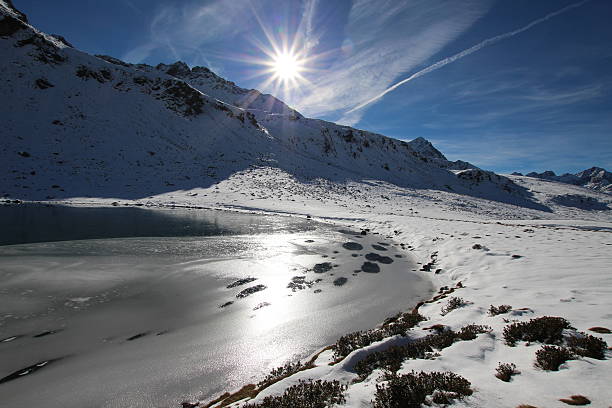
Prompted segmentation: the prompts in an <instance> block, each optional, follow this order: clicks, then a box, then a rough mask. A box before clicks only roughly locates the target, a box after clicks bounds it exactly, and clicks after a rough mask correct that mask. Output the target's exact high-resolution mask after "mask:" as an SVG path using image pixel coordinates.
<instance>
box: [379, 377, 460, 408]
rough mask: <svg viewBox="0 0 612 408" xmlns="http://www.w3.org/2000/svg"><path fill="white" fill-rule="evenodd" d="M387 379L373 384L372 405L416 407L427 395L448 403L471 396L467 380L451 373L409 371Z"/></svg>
mask: <svg viewBox="0 0 612 408" xmlns="http://www.w3.org/2000/svg"><path fill="white" fill-rule="evenodd" d="M386 380H387V382H386V383H384V384H378V385H376V394H375V399H374V401H372V404H373V407H374V408H404V407H420V406H421V404H423V403H425V402H426V400H427V397H428V396H432V402H434V403H437V404H448V403H450V402H451V401H452V400H453V399H459V398H463V397H464V396H468V395H472V390H471V389H470V386H471V384H470V382H469V381H468V380H466V379H465V378H463V377H461V376H460V375H457V374H455V373H451V372H431V373H425V372H420V373H416V372H414V371H413V372H412V373H409V374H404V375H400V376H398V375H395V374H391V375H388V376H387V377H386Z"/></svg>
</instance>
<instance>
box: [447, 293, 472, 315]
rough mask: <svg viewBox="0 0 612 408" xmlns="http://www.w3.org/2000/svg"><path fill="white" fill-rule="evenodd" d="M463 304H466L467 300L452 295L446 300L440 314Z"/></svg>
mask: <svg viewBox="0 0 612 408" xmlns="http://www.w3.org/2000/svg"><path fill="white" fill-rule="evenodd" d="M465 305H467V302H466V301H465V300H463V298H460V297H452V298H450V299H449V300H448V302H447V303H446V306H444V307H443V308H442V311H441V315H442V316H444V315H447V314H449V313H450V312H452V311H453V310H455V309H459V308H460V307H463V306H465Z"/></svg>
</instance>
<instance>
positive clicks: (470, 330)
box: [457, 324, 491, 340]
mask: <svg viewBox="0 0 612 408" xmlns="http://www.w3.org/2000/svg"><path fill="white" fill-rule="evenodd" d="M490 331H491V328H490V327H489V326H483V325H480V324H470V325H467V326H465V327H463V328H461V330H459V332H458V333H457V337H458V338H459V339H461V340H474V339H475V338H476V336H478V335H479V334H482V333H489V332H490Z"/></svg>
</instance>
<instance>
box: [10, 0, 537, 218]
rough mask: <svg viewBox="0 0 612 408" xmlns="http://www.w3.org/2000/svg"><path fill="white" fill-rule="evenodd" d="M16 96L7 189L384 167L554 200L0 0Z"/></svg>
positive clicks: (417, 181) (104, 186)
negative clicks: (121, 51) (153, 62)
mask: <svg viewBox="0 0 612 408" xmlns="http://www.w3.org/2000/svg"><path fill="white" fill-rule="evenodd" d="M0 5H3V7H1V8H0V11H1V12H2V16H3V19H2V20H0V32H1V33H2V40H0V52H1V53H2V55H3V61H2V63H1V64H2V68H3V71H4V72H5V73H6V74H5V81H3V82H2V84H0V88H1V89H2V92H3V94H4V95H6V96H7V98H11V100H12V104H11V105H10V106H4V107H3V108H2V111H0V116H1V117H2V118H3V119H4V125H3V129H2V133H3V139H5V140H6V143H4V146H3V147H2V150H1V151H0V153H1V154H2V157H3V161H2V162H3V164H2V165H1V166H0V167H1V169H2V170H3V171H2V174H3V175H2V176H0V177H1V178H0V196H5V197H17V198H24V199H37V200H40V199H57V198H62V197H76V196H104V197H106V196H115V197H130V198H133V199H136V198H145V197H148V196H152V195H155V194H159V193H163V192H167V191H172V190H178V189H182V190H189V189H192V188H195V187H209V186H211V185H214V184H215V183H217V182H218V181H219V180H222V179H224V178H227V177H229V176H230V175H231V174H234V173H236V172H239V171H243V170H246V169H249V168H252V167H253V166H255V167H257V166H272V167H277V168H279V169H281V170H283V171H286V172H288V173H290V174H292V175H293V176H294V177H296V178H297V179H299V180H302V181H304V182H309V180H313V179H316V178H324V179H328V180H331V181H335V182H341V183H342V182H345V181H347V180H357V181H358V180H364V179H376V180H382V181H387V182H390V183H394V184H396V185H398V186H410V187H411V188H417V189H418V188H421V189H440V190H444V191H452V192H453V193H457V194H465V195H470V196H475V197H480V198H486V199H489V200H494V201H501V202H506V203H511V204H515V205H520V206H526V207H529V208H537V209H543V210H546V207H544V206H542V205H541V204H539V203H536V202H534V201H533V200H532V199H531V194H530V193H529V192H528V191H527V190H526V189H525V188H523V187H521V186H519V185H517V184H515V183H514V182H513V181H511V180H510V179H509V178H507V177H504V176H500V175H497V174H495V173H493V172H489V171H486V170H482V169H478V168H477V167H476V166H473V165H471V164H469V163H467V162H461V161H457V162H450V161H448V160H447V159H446V158H445V157H444V155H443V154H442V153H441V152H439V151H438V150H437V149H435V148H434V147H433V145H431V143H430V142H428V141H426V140H425V139H422V138H417V139H415V140H413V141H412V142H404V141H401V140H397V139H393V138H389V137H386V136H383V135H379V134H376V133H372V132H368V131H364V130H359V129H354V128H351V127H348V126H342V125H337V124H335V123H331V122H326V121H323V120H319V119H310V118H305V117H304V116H302V115H301V114H299V112H297V111H296V110H294V109H292V108H290V107H288V106H287V105H286V104H285V103H284V102H282V101H280V100H278V99H277V98H275V97H274V96H272V95H266V94H262V93H261V92H259V91H256V90H246V89H244V88H240V87H238V86H236V85H235V84H234V83H233V82H231V81H228V80H225V79H223V78H221V77H219V76H218V75H216V74H214V73H213V72H212V71H210V70H209V69H208V68H204V67H194V68H189V67H188V66H187V65H186V64H184V63H181V62H177V63H174V64H171V65H165V64H159V65H157V66H156V67H152V66H149V65H145V64H128V63H125V62H123V61H120V60H118V59H116V58H113V57H108V56H97V57H96V56H92V55H89V54H87V53H84V52H81V51H79V50H77V49H74V48H72V47H71V46H70V43H69V42H68V41H67V40H66V39H64V38H63V37H61V36H57V35H47V34H44V33H41V32H39V31H38V30H36V29H35V28H34V27H32V26H31V25H29V24H28V23H27V22H26V21H25V20H27V19H25V17H24V19H20V17H19V15H18V14H16V12H15V11H13V10H12V9H11V8H9V7H8V6H7V3H5V2H4V3H2V2H0Z"/></svg>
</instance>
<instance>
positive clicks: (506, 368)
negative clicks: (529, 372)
mask: <svg viewBox="0 0 612 408" xmlns="http://www.w3.org/2000/svg"><path fill="white" fill-rule="evenodd" d="M495 371H496V374H495V377H497V378H499V379H500V380H502V381H504V382H510V380H511V379H512V376H513V375H516V374H520V371H518V370H517V369H516V364H514V363H499V365H498V366H497V368H496V369H495Z"/></svg>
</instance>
